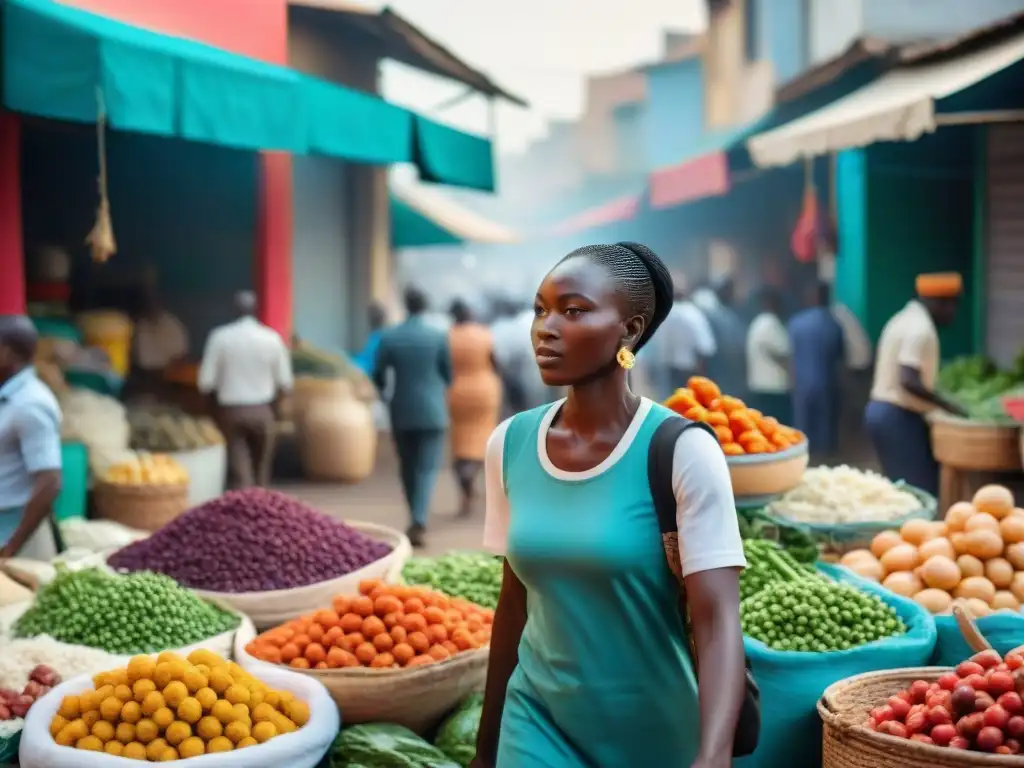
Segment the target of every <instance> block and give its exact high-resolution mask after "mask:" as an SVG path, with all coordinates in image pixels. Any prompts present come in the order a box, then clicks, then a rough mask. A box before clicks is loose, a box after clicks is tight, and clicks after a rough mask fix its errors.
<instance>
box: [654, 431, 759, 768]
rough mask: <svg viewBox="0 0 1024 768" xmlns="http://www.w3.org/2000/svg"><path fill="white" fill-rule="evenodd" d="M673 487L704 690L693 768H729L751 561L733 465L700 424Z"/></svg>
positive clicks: (683, 442) (689, 434)
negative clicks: (744, 578) (742, 607)
mask: <svg viewBox="0 0 1024 768" xmlns="http://www.w3.org/2000/svg"><path fill="white" fill-rule="evenodd" d="M672 485H673V490H674V491H675V497H676V504H677V506H676V524H677V526H678V529H679V549H680V553H679V554H680V559H681V565H682V569H683V576H684V580H685V584H686V599H687V606H688V608H689V613H690V623H691V628H692V631H693V644H694V647H695V649H696V653H697V670H696V671H697V680H698V688H699V689H700V690H699V693H700V750H699V753H698V758H697V761H696V762H695V763H694V766H700V768H711V767H712V766H715V767H718V766H721V768H728V766H731V765H732V744H733V737H734V734H735V731H736V720H737V718H738V717H739V712H740V707H741V706H742V704H743V696H744V691H745V688H746V671H745V664H744V653H743V630H742V628H741V627H740V611H739V602H740V590H739V571H740V569H742V568H743V567H745V566H746V559H745V558H744V556H743V541H742V540H741V539H740V531H739V522H738V520H737V519H736V502H735V499H734V498H733V494H732V481H731V479H730V477H729V467H728V465H727V464H726V462H725V456H724V454H723V453H722V449H721V447H719V445H718V441H717V440H715V438H714V437H712V436H711V435H709V434H708V433H706V432H704V431H703V430H699V429H691V430H687V431H686V432H684V433H683V434H682V436H680V438H679V441H678V442H677V443H676V450H675V455H674V458H673V462H672ZM702 680H703V681H707V684H703V685H702V684H700V681H702Z"/></svg>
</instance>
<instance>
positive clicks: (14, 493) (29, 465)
mask: <svg viewBox="0 0 1024 768" xmlns="http://www.w3.org/2000/svg"><path fill="white" fill-rule="evenodd" d="M36 341H37V337H36V330H35V326H33V324H32V321H31V320H29V319H28V318H27V317H24V316H21V315H2V316H0V560H2V559H3V558H6V557H14V556H15V555H19V554H20V555H22V556H25V557H35V558H40V559H42V558H48V557H52V556H53V555H55V554H56V542H55V541H54V535H53V528H52V517H51V515H52V510H53V502H54V501H55V500H56V498H57V494H58V493H59V492H60V483H61V455H60V451H61V445H60V420H61V415H60V406H59V405H57V400H56V398H55V397H54V396H53V393H52V392H51V391H50V389H49V388H48V387H47V386H46V385H45V384H44V383H43V382H42V381H40V380H39V378H38V377H37V376H36V373H35V369H34V368H33V367H32V361H33V360H34V359H35V354H36Z"/></svg>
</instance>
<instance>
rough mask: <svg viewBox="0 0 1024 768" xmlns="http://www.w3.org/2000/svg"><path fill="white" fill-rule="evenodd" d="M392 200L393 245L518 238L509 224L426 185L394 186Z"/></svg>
mask: <svg viewBox="0 0 1024 768" xmlns="http://www.w3.org/2000/svg"><path fill="white" fill-rule="evenodd" d="M390 199H391V247H392V248H422V247H424V246H430V245H458V244H460V243H514V242H516V241H517V240H518V237H517V236H516V234H515V233H514V232H513V231H512V230H510V229H508V228H507V227H504V226H503V225H501V224H498V223H496V222H493V221H490V220H488V219H486V218H484V217H483V216H481V215H480V214H478V213H476V212H474V211H472V210H470V209H469V208H466V207H465V206H463V205H461V204H460V203H458V202H456V201H455V200H453V199H452V198H451V197H450V196H448V195H444V194H442V193H439V192H437V191H434V190H431V189H429V188H425V187H423V186H412V187H406V188H402V189H398V188H395V187H393V188H392V189H391V192H390Z"/></svg>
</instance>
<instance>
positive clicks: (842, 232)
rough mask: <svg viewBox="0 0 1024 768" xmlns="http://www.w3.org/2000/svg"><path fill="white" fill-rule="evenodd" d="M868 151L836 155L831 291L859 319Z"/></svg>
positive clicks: (863, 303) (863, 309) (863, 307)
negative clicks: (835, 253) (835, 240)
mask: <svg viewBox="0 0 1024 768" xmlns="http://www.w3.org/2000/svg"><path fill="white" fill-rule="evenodd" d="M867 183H868V174H867V154H866V152H865V151H864V150H863V149H850V150H847V151H845V152H840V153H839V155H838V156H837V157H836V183H835V190H836V211H837V212H838V214H837V221H836V228H837V235H838V242H839V255H838V258H837V259H836V276H835V287H834V289H833V290H834V294H835V298H836V301H838V302H840V303H841V304H843V305H845V306H846V307H847V308H849V310H850V311H851V312H853V313H854V314H855V315H857V317H858V318H859V319H860V321H861V322H862V323H865V324H866V322H867V317H868V242H867V233H868V217H867V214H868V207H867V202H868V187H867Z"/></svg>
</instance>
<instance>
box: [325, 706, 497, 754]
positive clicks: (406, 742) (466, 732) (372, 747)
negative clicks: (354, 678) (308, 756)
mask: <svg viewBox="0 0 1024 768" xmlns="http://www.w3.org/2000/svg"><path fill="white" fill-rule="evenodd" d="M482 709H483V696H482V695H481V694H479V693H476V694H472V695H471V696H469V697H468V698H466V699H465V700H464V701H463V702H462V703H461V704H460V705H459V706H458V707H456V709H455V711H454V712H452V713H451V714H450V715H449V716H448V718H447V719H446V720H445V721H444V722H443V723H442V724H441V726H440V727H439V728H438V730H437V736H436V737H435V739H434V743H433V744H431V743H430V742H428V741H426V740H425V739H422V738H420V737H419V736H417V735H416V734H415V733H413V732H412V731H410V730H409V729H408V728H404V727H402V726H401V725H395V724H393V723H366V724H363V725H353V726H351V727H350V728H345V729H344V730H343V731H342V732H341V733H339V734H338V736H337V738H336V739H335V740H334V744H333V745H332V746H331V751H330V752H329V753H328V755H327V757H326V759H325V760H324V763H323V764H322V768H385V767H386V768H468V766H469V764H470V762H471V761H472V760H473V757H474V756H475V755H476V736H477V731H478V730H479V728H480V713H481V711H482Z"/></svg>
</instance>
